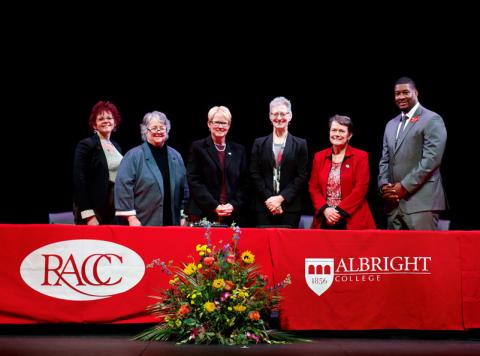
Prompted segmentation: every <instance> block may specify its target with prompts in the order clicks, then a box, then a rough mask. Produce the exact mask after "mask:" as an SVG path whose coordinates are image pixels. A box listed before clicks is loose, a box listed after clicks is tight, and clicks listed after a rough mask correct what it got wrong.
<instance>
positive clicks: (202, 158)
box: [187, 137, 248, 217]
mask: <svg viewBox="0 0 480 356" xmlns="http://www.w3.org/2000/svg"><path fill="white" fill-rule="evenodd" d="M224 169H225V178H226V184H227V193H228V202H229V203H230V204H232V206H233V207H234V214H235V213H237V214H238V213H239V212H240V210H241V208H242V207H243V205H244V203H245V199H246V197H247V194H248V192H247V191H248V170H247V169H248V164H247V155H246V152H245V147H243V146H242V145H240V144H238V143H235V142H232V141H228V140H227V141H226V148H225V161H224ZM221 173H222V171H221V170H220V160H219V159H218V153H217V150H216V148H215V145H214V144H213V140H212V138H211V137H207V138H204V139H201V140H197V141H194V142H193V143H192V145H191V147H190V153H189V156H188V161H187V179H188V186H189V189H190V201H189V204H188V212H189V213H190V214H193V215H197V216H202V217H205V216H206V217H211V216H214V215H213V214H214V210H215V209H216V208H217V206H218V204H220V202H219V199H220V189H221V183H222V174H221ZM235 215H236V214H235Z"/></svg>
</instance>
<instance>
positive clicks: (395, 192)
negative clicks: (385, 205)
mask: <svg viewBox="0 0 480 356" xmlns="http://www.w3.org/2000/svg"><path fill="white" fill-rule="evenodd" d="M381 191H382V199H384V200H387V201H391V202H395V203H398V202H399V201H400V199H403V198H404V197H405V196H406V195H407V193H408V192H407V190H406V189H405V188H404V187H403V186H402V185H401V184H400V183H395V184H391V183H388V184H385V185H384V186H382V188H381Z"/></svg>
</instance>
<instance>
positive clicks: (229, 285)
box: [223, 281, 234, 290]
mask: <svg viewBox="0 0 480 356" xmlns="http://www.w3.org/2000/svg"><path fill="white" fill-rule="evenodd" d="M233 286H234V284H233V282H232V281H225V286H224V287H223V288H224V289H225V290H232V289H233Z"/></svg>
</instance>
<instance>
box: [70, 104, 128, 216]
mask: <svg viewBox="0 0 480 356" xmlns="http://www.w3.org/2000/svg"><path fill="white" fill-rule="evenodd" d="M120 121H121V118H120V114H119V113H118V110H117V107H116V106H115V105H114V104H112V103H110V102H108V101H99V102H98V103H96V104H95V105H94V106H93V108H92V111H91V113H90V117H89V119H88V124H89V125H90V127H91V128H92V129H93V132H94V134H93V135H92V136H90V137H87V138H85V139H83V140H81V141H80V142H79V143H78V145H77V147H76V149H75V157H74V160H73V186H74V203H73V205H74V207H73V210H74V215H75V223H76V224H79V225H100V224H102V225H106V224H110V225H111V224H115V223H116V219H115V208H114V204H113V200H114V199H113V186H114V183H115V177H116V175H117V170H118V167H119V165H120V161H121V160H122V154H121V151H122V150H121V149H120V146H119V144H118V143H117V142H115V141H114V140H111V139H110V136H111V135H112V132H113V131H115V129H116V128H117V126H118V124H120Z"/></svg>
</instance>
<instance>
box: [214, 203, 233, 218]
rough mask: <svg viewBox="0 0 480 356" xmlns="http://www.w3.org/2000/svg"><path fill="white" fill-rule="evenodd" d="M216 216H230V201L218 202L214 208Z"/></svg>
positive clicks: (231, 208)
mask: <svg viewBox="0 0 480 356" xmlns="http://www.w3.org/2000/svg"><path fill="white" fill-rule="evenodd" d="M215 212H216V213H217V215H218V216H230V215H232V213H233V206H232V204H230V203H227V204H220V205H218V206H217V208H216V209H215Z"/></svg>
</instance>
